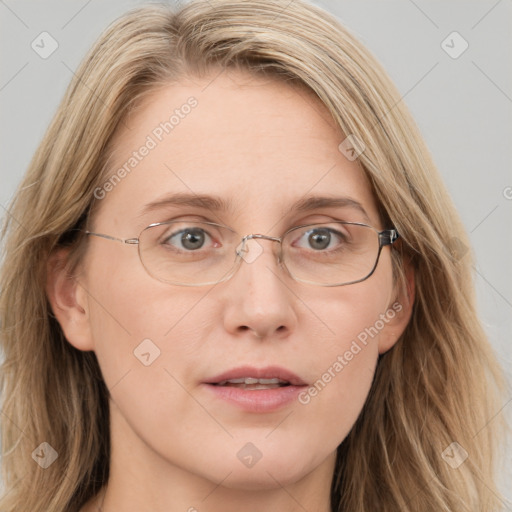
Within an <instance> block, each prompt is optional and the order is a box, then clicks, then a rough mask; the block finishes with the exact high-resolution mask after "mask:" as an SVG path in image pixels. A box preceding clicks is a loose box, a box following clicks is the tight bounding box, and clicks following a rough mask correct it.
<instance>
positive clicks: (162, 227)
mask: <svg viewBox="0 0 512 512" xmlns="http://www.w3.org/2000/svg"><path fill="white" fill-rule="evenodd" d="M84 232H85V233H86V234H87V235H91V236H98V237H101V238H106V239H107V240H114V241H117V242H122V243H125V244H129V245H132V244H133V245H138V250H139V257H140V260H141V262H142V265H143V266H144V268H145V269H146V271H147V272H148V274H149V275H150V276H152V277H153V278H155V279H157V280H159V281H162V282H164V283H169V284H174V285H180V286H205V285H210V284H217V283H220V282H223V281H227V280H228V279H229V278H230V277H232V276H233V275H234V274H235V272H236V271H237V270H238V268H239V266H240V264H241V262H242V260H244V261H245V262H246V263H252V262H253V261H255V260H256V259H257V258H258V256H259V255H260V254H261V253H262V252H263V247H262V246H261V245H260V244H259V243H258V242H257V241H256V239H267V240H272V241H274V242H279V244H280V245H279V253H278V255H277V256H278V263H279V264H280V265H281V266H282V267H283V268H284V269H285V270H286V271H287V273H288V274H289V275H290V276H291V277H292V278H293V279H295V280H296V281H299V282H302V283H308V284H314V285H319V286H343V285H347V284H353V283H358V282H360V281H364V280H365V279H367V278H368V277H370V276H371V275H372V274H373V272H374V271H375V268H376V267H377V264H378V262H379V257H380V253H381V251H382V248H383V247H384V246H386V245H391V244H393V243H394V242H395V241H396V240H397V238H398V237H399V234H398V232H397V230H396V229H388V230H384V231H380V232H379V231H377V230H376V229H375V228H373V227H371V226H368V225H366V224H361V223H358V222H344V221H333V222H327V223H321V224H307V225H301V226H296V227H293V228H291V229H289V230H288V231H286V232H285V233H284V234H283V235H282V236H281V238H275V237H271V236H266V235H260V234H252V235H246V236H244V237H241V236H240V235H239V234H238V233H237V232H236V231H234V230H233V229H231V228H229V227H228V226H223V225H221V224H216V223H214V222H196V221H180V220H178V221H167V222H157V223H154V224H150V225H149V226H147V227H146V228H144V229H143V230H142V232H141V233H140V235H139V237H138V238H128V239H122V238H116V237H113V236H110V235H105V234H102V233H92V232H91V231H84Z"/></svg>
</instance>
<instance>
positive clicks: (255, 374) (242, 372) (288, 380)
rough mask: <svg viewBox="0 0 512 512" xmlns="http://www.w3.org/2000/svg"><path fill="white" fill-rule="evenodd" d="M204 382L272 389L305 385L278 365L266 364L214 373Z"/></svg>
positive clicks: (245, 387) (246, 387) (216, 384)
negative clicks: (214, 374)
mask: <svg viewBox="0 0 512 512" xmlns="http://www.w3.org/2000/svg"><path fill="white" fill-rule="evenodd" d="M205 383H206V384H212V385H214V386H229V387H237V388H242V389H274V388H280V387H285V386H306V385H307V383H306V382H304V380H302V379H301V378H300V377H299V376H298V375H295V373H293V372H291V371H290V370H288V369H286V368H282V367H280V366H266V367H264V368H255V367H252V366H239V367H237V368H233V369H231V370H228V371H226V372H223V373H221V374H219V375H216V376H215V377H212V378H211V379H208V380H207V381H206V382H205Z"/></svg>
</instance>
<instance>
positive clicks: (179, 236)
mask: <svg viewBox="0 0 512 512" xmlns="http://www.w3.org/2000/svg"><path fill="white" fill-rule="evenodd" d="M207 238H209V239H211V236H210V235H209V234H208V233H207V232H206V231H205V230H204V229H202V228H198V227H193V226H191V227H187V228H184V229H180V230H179V231H176V232H174V233H171V234H170V235H164V237H163V238H162V241H161V244H162V245H171V246H174V247H176V248H177V249H179V250H184V251H197V250H198V249H202V248H203V246H204V244H205V241H206V240H207Z"/></svg>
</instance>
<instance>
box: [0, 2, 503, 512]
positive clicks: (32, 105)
mask: <svg viewBox="0 0 512 512" xmlns="http://www.w3.org/2000/svg"><path fill="white" fill-rule="evenodd" d="M142 3H145V2H143V1H135V0H132V1H119V0H116V1H112V0H111V1H101V2H100V0H88V1H87V0H80V1H77V0H73V1H69V0H68V1H63V0H61V1H54V0H53V1H46V2H44V3H43V2H38V1H35V0H30V1H28V0H24V1H23V2H22V1H15V0H0V52H1V58H2V60H1V63H2V65H1V67H0V72H1V75H0V108H1V122H0V130H1V131H0V184H1V185H0V217H3V216H5V215H6V210H7V208H8V203H9V200H10V198H11V196H12V195H13V193H14V190H15V187H16V185H17V184H18V182H19V180H20V178H21V176H22V175H23V173H24V171H25V169H26V167H27V164H28V163H29V160H30V158H31V156H32V154H33V152H34V151H35V149H36V147H37V145H38V144H39V141H40V139H41V137H42V135H43V133H44V131H45V129H46V127H47V125H48V123H49V121H50V119H51V118H52V116H53V114H54V112H55V109H56V107H57V105H58V102H59V101H60V99H61V97H62V95H63V93H64V90H65V87H66V86H67V84H68V83H69V81H70V79H71V77H72V74H73V70H75V69H76V68H77V66H78V64H79V62H80V60H81V59H82V57H83V56H84V54H85V52H86V51H87V50H88V49H89V47H90V46H91V45H92V43H93V42H94V40H95V39H96V38H97V37H98V36H99V34H100V32H101V31H102V30H103V29H104V28H105V27H106V26H107V24H108V23H110V22H111V21H112V20H113V19H114V18H116V17H118V16H119V15H121V14H122V13H123V12H125V11H126V10H128V9H129V8H131V7H134V6H136V5H138V4H142ZM315 3H317V4H318V5H320V6H322V7H324V8H325V9H327V10H329V11H331V12H332V13H334V14H335V15H336V16H337V17H338V18H339V19H340V20H341V21H342V22H343V23H344V24H346V25H347V26H348V27H349V29H350V30H351V31H352V32H353V33H355V35H356V36H358V37H359V39H360V40H361V41H362V42H363V43H364V44H366V46H367V47H368V48H369V49H370V51H372V52H373V53H374V55H375V56H376V57H377V58H378V59H379V60H380V61H381V62H382V64H383V65H384V67H385V68H386V70H387V71H388V73H389V74H390V75H391V77H392V79H393V80H394V81H395V83H396V84H397V86H398V89H399V90H400V91H401V93H402V95H403V101H405V103H406V104H407V106H408V107H409V108H410V110H411V111H412V114H413V116H414V117H415V119H416V121H417V123H418V125H419V128H420V130H421V131H422V133H423V135H424V137H425V139H426V142H427V144H428V146H429V148H430V150H431V152H432V154H433V156H434V160H435V162H436V163H437V165H438V167H439V169H440V171H441V173H442V175H443V176H444V179H445V182H446V184H447V186H448V188H449V190H450V192H451V194H452V197H453V198H454V201H455V204H456V206H457V207H458V210H459V212H460V214H461V216H462V219H463V222H464V224H465V226H466V228H467V230H468V232H469V233H470V237H471V241H472V244H473V247H474V249H475V251H476V257H477V265H476V268H475V271H476V273H475V275H476V287H477V294H478V300H479V306H480V311H481V317H482V319H483V322H484V325H485V328H486V330H487V333H488V334H489V337H490V339H491V341H492V344H493V347H494V348H495V350H496V352H497V353H498V355H499V358H500V360H501V362H502V364H503V365H504V366H505V368H506V370H507V375H508V377H509V382H510V383H511V384H512V344H511V331H512V329H511V324H512V315H511V312H512V277H511V272H510V262H511V261H512V237H511V233H512V229H511V228H512V173H511V166H510V163H511V161H512V160H511V156H512V155H511V153H512V149H511V148H512V122H511V120H512V76H511V70H512V65H511V63H512V59H511V53H512V52H511V49H512V45H511V42H512V0H497V1H496V0H492V1H467V0H464V1H454V0H446V1H444V2H440V1H432V0H429V1H420V0H414V1H413V0H400V1H398V0H396V1H391V0H385V1H383V0H373V1H364V0H353V1H349V0H337V1H335V0H323V1H319V0H317V1H316V2H315ZM43 31H46V32H48V33H50V34H51V36H52V37H53V38H54V39H55V40H56V41H57V43H58V48H57V50H56V51H55V52H54V53H53V54H52V55H51V56H49V57H48V58H46V59H43V58H41V57H40V56H39V55H38V54H37V53H36V52H35V51H34V50H33V49H32V47H31V43H32V41H34V40H35V39H36V37H37V36H39V34H41V32H43ZM453 31H457V32H458V33H459V34H460V35H461V36H462V37H463V38H464V39H465V40H466V41H467V43H468V45H469V47H468V49H467V50H466V51H465V52H464V53H462V54H461V55H460V56H459V57H458V58H452V57H451V56H449V55H448V54H447V53H446V52H445V51H444V49H443V47H442V42H443V41H444V40H445V39H446V38H447V36H448V35H449V34H451V33H452V32H453ZM447 44H449V45H451V46H453V47H454V48H453V50H452V51H456V50H458V49H459V48H461V46H460V44H459V42H457V41H456V40H454V42H453V43H452V42H450V39H448V43H447ZM507 400H508V401H506V402H505V403H503V408H502V409H501V411H496V414H504V415H506V416H507V417H508V418H509V421H510V418H511V417H512V392H510V396H509V397H508V399H507ZM489 420H490V421H492V418H489ZM510 441H511V440H510V439H509V442H508V445H507V446H508V448H507V457H506V467H505V468H504V469H505V470H504V472H503V473H502V475H501V484H500V487H501V489H502V491H503V493H504V494H505V496H506V497H507V498H508V499H509V500H511V503H508V504H507V505H504V510H511V511H512V490H511V489H510V486H509V485H506V484H507V483H508V484H509V483H510V481H511V479H512V443H511V442H510ZM469 456H471V454H469Z"/></svg>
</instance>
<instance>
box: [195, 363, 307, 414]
mask: <svg viewBox="0 0 512 512" xmlns="http://www.w3.org/2000/svg"><path fill="white" fill-rule="evenodd" d="M203 384H204V385H205V387H206V389H208V390H210V391H209V392H210V393H211V394H212V395H211V396H213V397H215V398H217V399H221V400H222V401H223V402H227V403H229V404H230V405H231V406H236V407H238V408H241V409H242V410H244V411H246V412H258V413H263V412H272V411H275V410H277V409H280V408H282V407H284V406H286V405H289V404H290V403H292V402H293V400H294V399H296V397H297V395H298V394H299V392H300V391H301V390H303V389H304V387H305V386H307V385H308V384H307V383H306V382H305V381H304V380H303V379H301V378H300V377H299V376H297V375H296V374H294V373H293V372H291V371H290V370H287V369H285V368H282V367H279V366H268V367H265V368H254V367H251V366H242V367H238V368H233V369H232V370H228V371H226V372H223V373H221V374H219V375H217V376H215V377H212V378H210V379H208V380H206V381H204V382H203Z"/></svg>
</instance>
